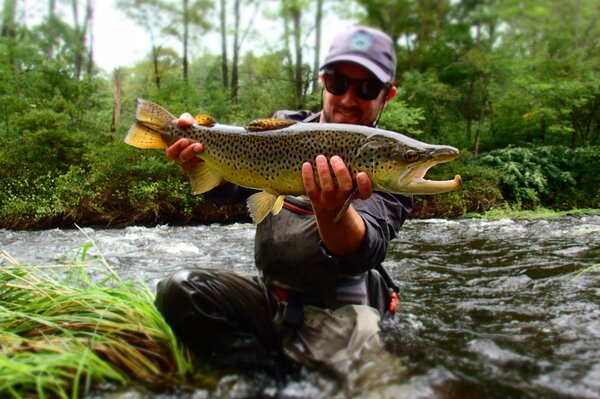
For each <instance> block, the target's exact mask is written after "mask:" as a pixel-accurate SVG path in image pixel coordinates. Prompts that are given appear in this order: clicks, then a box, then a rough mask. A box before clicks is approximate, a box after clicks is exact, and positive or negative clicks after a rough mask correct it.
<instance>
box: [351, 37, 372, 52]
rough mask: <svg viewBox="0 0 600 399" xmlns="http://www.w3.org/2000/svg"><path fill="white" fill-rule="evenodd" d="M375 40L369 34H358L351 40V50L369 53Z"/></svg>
mask: <svg viewBox="0 0 600 399" xmlns="http://www.w3.org/2000/svg"><path fill="white" fill-rule="evenodd" d="M372 42H373V38H372V37H371V35H369V34H368V33H364V32H357V33H355V34H354V35H352V38H351V39H350V48H352V49H353V50H357V51H367V50H368V49H369V47H371V43H372Z"/></svg>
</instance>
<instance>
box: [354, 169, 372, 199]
mask: <svg viewBox="0 0 600 399" xmlns="http://www.w3.org/2000/svg"><path fill="white" fill-rule="evenodd" d="M356 186H357V188H358V193H357V194H356V198H358V199H362V200H366V199H367V198H369V197H370V196H371V194H373V184H372V183H371V179H370V178H369V176H368V175H367V174H366V173H365V172H360V173H358V174H357V175H356Z"/></svg>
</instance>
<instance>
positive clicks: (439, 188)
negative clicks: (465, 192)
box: [404, 173, 462, 195]
mask: <svg viewBox="0 0 600 399" xmlns="http://www.w3.org/2000/svg"><path fill="white" fill-rule="evenodd" d="M423 175H424V173H423ZM461 185H462V178H461V177H460V175H456V176H454V179H450V180H428V179H425V178H424V177H420V176H413V177H412V179H411V180H410V181H409V182H408V183H405V184H404V187H405V189H406V191H407V192H409V193H411V194H417V195H419V194H420V195H427V194H441V193H447V192H449V191H454V190H458V189H459V188H460V186H461Z"/></svg>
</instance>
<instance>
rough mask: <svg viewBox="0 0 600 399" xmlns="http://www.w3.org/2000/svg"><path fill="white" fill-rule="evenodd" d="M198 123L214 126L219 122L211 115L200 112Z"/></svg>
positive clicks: (197, 117) (197, 118)
mask: <svg viewBox="0 0 600 399" xmlns="http://www.w3.org/2000/svg"><path fill="white" fill-rule="evenodd" d="M196 123H197V124H199V125H201V126H206V127H213V126H214V125H216V124H217V121H216V120H215V118H213V117H212V116H210V115H204V114H198V115H196Z"/></svg>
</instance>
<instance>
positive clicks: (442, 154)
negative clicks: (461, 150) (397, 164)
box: [398, 147, 462, 195]
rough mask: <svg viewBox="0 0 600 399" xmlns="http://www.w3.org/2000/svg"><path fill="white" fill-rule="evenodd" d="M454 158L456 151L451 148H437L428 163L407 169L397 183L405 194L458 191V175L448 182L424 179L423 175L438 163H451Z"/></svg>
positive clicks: (460, 179) (456, 154)
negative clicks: (402, 187) (403, 188)
mask: <svg viewBox="0 0 600 399" xmlns="http://www.w3.org/2000/svg"><path fill="white" fill-rule="evenodd" d="M456 157H458V150H457V149H455V148H453V147H445V148H441V149H440V148H438V149H436V153H435V154H434V155H432V159H431V160H430V161H429V162H426V163H424V164H421V165H415V167H414V168H410V169H408V170H407V171H406V172H405V173H403V174H402V176H400V177H399V179H398V183H400V184H402V185H403V186H404V187H405V189H406V191H407V192H410V193H411V194H417V195H419V194H421V195H427V194H441V193H447V192H449V191H454V190H458V189H459V188H460V186H461V185H462V178H461V177H460V175H455V176H454V179H450V180H428V179H425V175H426V174H427V172H428V171H429V169H430V168H432V167H433V166H435V165H437V164H440V163H444V162H449V161H452V160H454V159H456Z"/></svg>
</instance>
